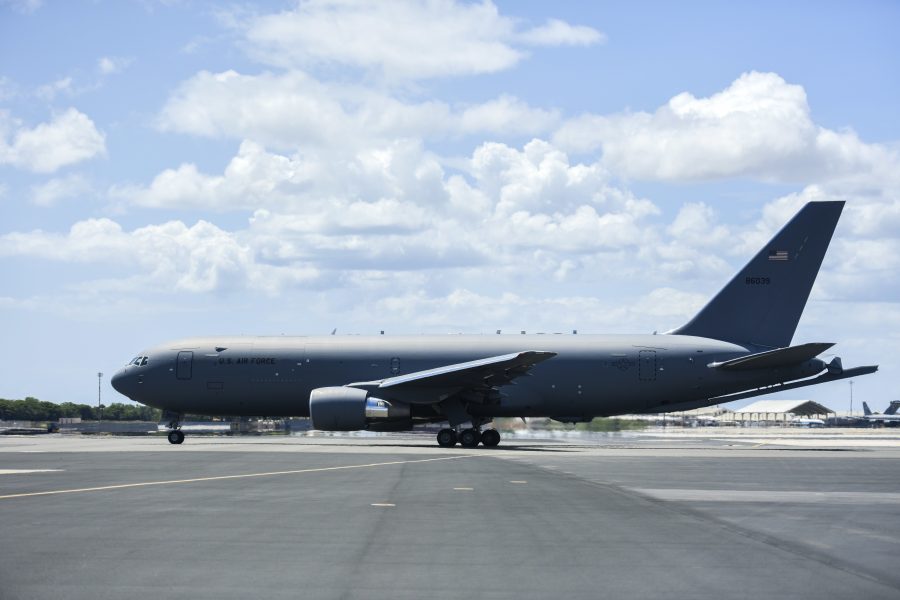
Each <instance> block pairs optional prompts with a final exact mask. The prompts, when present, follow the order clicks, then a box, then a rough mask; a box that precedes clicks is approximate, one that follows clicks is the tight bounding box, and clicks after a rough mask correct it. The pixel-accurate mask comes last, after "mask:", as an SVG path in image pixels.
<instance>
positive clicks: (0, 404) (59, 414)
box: [0, 396, 161, 421]
mask: <svg viewBox="0 0 900 600" xmlns="http://www.w3.org/2000/svg"><path fill="white" fill-rule="evenodd" d="M101 406H102V411H98V410H97V407H96V406H90V405H88V404H75V403H74V402H63V403H61V404H56V403H55V402H47V401H44V400H38V399H37V398H32V397H30V396H29V397H28V398H25V399H24V400H5V399H2V398H0V420H2V421H58V420H59V419H61V418H63V417H81V419H82V420H83V421H96V420H97V418H98V415H99V413H100V412H102V414H103V420H105V421H159V419H160V416H161V411H160V410H159V409H157V408H151V407H149V406H143V405H136V404H121V403H118V402H116V403H114V404H110V405H109V406H104V405H102V404H101Z"/></svg>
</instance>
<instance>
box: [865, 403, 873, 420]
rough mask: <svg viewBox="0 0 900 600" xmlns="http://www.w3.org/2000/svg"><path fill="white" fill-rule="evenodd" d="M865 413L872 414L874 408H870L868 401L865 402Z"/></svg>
mask: <svg viewBox="0 0 900 600" xmlns="http://www.w3.org/2000/svg"><path fill="white" fill-rule="evenodd" d="M863 414H864V415H866V416H867V417H868V416H869V415H871V414H872V409H871V408H869V405H868V404H867V403H866V402H863Z"/></svg>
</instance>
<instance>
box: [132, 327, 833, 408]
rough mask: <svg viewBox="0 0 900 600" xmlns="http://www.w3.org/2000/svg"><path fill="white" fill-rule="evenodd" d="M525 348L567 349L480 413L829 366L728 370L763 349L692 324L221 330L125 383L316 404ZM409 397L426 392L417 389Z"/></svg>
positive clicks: (257, 404)
mask: <svg viewBox="0 0 900 600" xmlns="http://www.w3.org/2000/svg"><path fill="white" fill-rule="evenodd" d="M525 350H540V351H550V352H555V353H556V356H554V357H553V358H551V359H549V360H547V361H545V362H542V363H541V364H539V365H536V366H535V367H534V368H533V369H532V370H531V372H530V373H529V374H530V375H531V377H523V378H520V379H518V380H517V381H516V382H515V384H514V385H507V386H504V387H503V388H502V393H501V396H500V398H499V399H498V400H497V401H496V402H495V403H491V404H489V405H483V406H479V407H475V410H478V411H480V412H479V414H481V415H482V416H485V417H491V416H516V417H518V416H545V417H563V418H575V419H581V418H584V419H588V418H591V417H594V416H607V415H616V414H624V413H636V412H651V411H652V412H662V411H665V410H671V409H673V408H675V406H677V405H682V404H684V403H691V402H694V403H700V404H702V403H703V401H704V400H706V399H712V398H715V397H719V396H722V395H725V394H730V393H735V392H739V391H743V390H750V389H754V388H757V387H762V386H766V385H771V384H775V383H779V382H783V381H789V380H794V379H799V378H803V377H809V376H812V375H815V374H816V373H818V372H820V371H821V370H822V369H823V368H824V364H823V363H822V361H820V360H818V359H812V360H809V361H806V362H803V363H801V364H798V365H795V366H792V367H789V368H779V369H756V370H753V371H738V372H728V371H721V370H718V369H714V368H710V367H709V366H708V365H709V364H710V363H714V362H720V361H725V360H729V359H732V358H736V357H740V356H744V355H747V354H750V353H752V352H755V351H758V349H753V348H747V347H744V346H741V345H736V344H733V343H729V342H722V341H718V340H713V339H707V338H700V337H692V336H682V335H445V336H407V337H393V336H374V337H363V336H325V337H285V336H279V337H209V338H195V339H188V340H180V341H177V342H172V343H168V344H164V345H160V346H157V347H154V348H151V349H149V350H147V351H145V352H143V353H142V356H146V357H147V360H146V361H144V362H145V363H146V364H144V365H142V366H141V365H129V366H127V367H125V368H124V369H123V370H122V371H120V372H119V373H118V374H117V375H116V388H117V389H118V390H120V391H121V392H122V393H124V394H125V395H127V396H129V397H130V398H132V399H134V400H136V401H138V402H141V403H144V404H147V405H150V406H154V407H158V408H162V409H165V410H168V411H172V412H176V413H194V414H216V415H232V416H307V415H308V414H309V398H310V393H311V392H312V390H314V389H316V388H323V387H330V386H344V385H348V384H351V383H355V382H364V381H377V380H381V379H385V378H389V377H393V376H396V375H402V374H406V373H412V372H417V371H423V370H426V369H432V368H437V367H442V366H445V365H448V364H456V363H463V362H466V361H471V360H476V359H481V358H485V357H491V356H497V355H502V354H507V353H513V352H520V351H525ZM384 399H386V400H391V398H390V397H386V398H384ZM402 400H403V402H407V403H411V404H416V403H417V399H416V398H415V397H413V398H409V397H404V398H403V399H402ZM713 402H715V401H710V403H713ZM421 404H422V408H425V409H426V410H424V412H423V411H421V410H420V411H419V414H420V415H421V414H424V415H431V416H432V417H433V418H432V419H430V420H440V415H439V414H436V413H437V411H435V410H434V409H433V408H432V407H433V405H434V399H433V398H430V397H429V398H425V397H423V398H422V399H421ZM429 411H430V412H429Z"/></svg>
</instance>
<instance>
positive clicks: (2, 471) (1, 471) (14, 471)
mask: <svg viewBox="0 0 900 600" xmlns="http://www.w3.org/2000/svg"><path fill="white" fill-rule="evenodd" d="M60 471H62V469H0V475H19V474H21V473H59V472H60Z"/></svg>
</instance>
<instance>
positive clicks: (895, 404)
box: [884, 400, 900, 415]
mask: <svg viewBox="0 0 900 600" xmlns="http://www.w3.org/2000/svg"><path fill="white" fill-rule="evenodd" d="M898 408H900V400H892V401H891V405H890V406H888V407H887V409H886V410H885V411H884V414H886V415H896V414H897V409H898Z"/></svg>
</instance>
